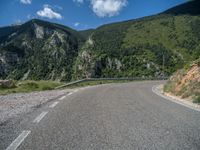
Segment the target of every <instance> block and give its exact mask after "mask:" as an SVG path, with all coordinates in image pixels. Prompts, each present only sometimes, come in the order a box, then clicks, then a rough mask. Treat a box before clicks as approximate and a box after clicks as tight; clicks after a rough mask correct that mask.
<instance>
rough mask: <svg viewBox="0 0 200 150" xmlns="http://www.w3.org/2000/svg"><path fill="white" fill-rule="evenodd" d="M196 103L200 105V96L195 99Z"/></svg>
mask: <svg viewBox="0 0 200 150" xmlns="http://www.w3.org/2000/svg"><path fill="white" fill-rule="evenodd" d="M194 103H198V104H200V95H198V96H197V97H196V98H195V100H194Z"/></svg>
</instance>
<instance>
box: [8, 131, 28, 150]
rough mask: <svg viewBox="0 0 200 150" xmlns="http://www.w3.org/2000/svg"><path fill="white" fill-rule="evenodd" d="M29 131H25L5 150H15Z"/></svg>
mask: <svg viewBox="0 0 200 150" xmlns="http://www.w3.org/2000/svg"><path fill="white" fill-rule="evenodd" d="M30 133H31V131H28V130H25V131H22V133H21V134H20V135H19V136H18V137H17V138H16V139H15V140H14V141H13V142H12V143H11V144H10V145H9V146H8V147H7V148H6V150H16V149H17V148H18V147H19V146H20V144H21V143H22V142H23V141H24V140H25V138H26V137H27V136H28V135H29V134H30Z"/></svg>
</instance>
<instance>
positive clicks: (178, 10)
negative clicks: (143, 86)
mask: <svg viewBox="0 0 200 150" xmlns="http://www.w3.org/2000/svg"><path fill="white" fill-rule="evenodd" d="M199 8H200V5H199V1H192V2H188V3H185V4H182V5H180V6H177V7H175V8H172V9H170V10H168V11H166V12H164V13H161V14H158V15H154V16H150V17H145V18H141V19H136V20H130V21H125V22H119V23H113V24H108V25H103V26H101V27H99V28H97V29H91V30H86V31H75V30H73V29H71V28H68V27H65V26H62V25H58V24H54V23H49V22H45V21H41V20H31V21H29V22H27V23H25V24H23V25H20V26H12V27H5V28H0V78H14V79H34V80H38V79H51V80H68V81H69V80H72V79H78V78H85V77H132V76H149V77H155V76H163V75H171V74H172V73H173V72H174V71H176V70H177V69H179V68H181V67H182V66H183V65H184V64H185V63H186V62H188V61H191V60H195V59H197V58H198V57H199V56H200V34H199V33H200V12H199V10H200V9H199ZM163 63H164V64H163ZM163 65H164V70H163ZM163 72H164V74H163Z"/></svg>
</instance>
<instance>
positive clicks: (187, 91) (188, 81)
mask: <svg viewBox="0 0 200 150" xmlns="http://www.w3.org/2000/svg"><path fill="white" fill-rule="evenodd" d="M166 92H169V93H172V94H174V95H177V96H180V97H182V98H193V97H195V96H200V59H199V60H197V61H195V62H194V63H192V64H191V65H190V67H189V69H182V70H179V71H177V72H176V73H175V74H174V75H173V76H172V77H171V78H170V81H169V82H168V83H167V84H166Z"/></svg>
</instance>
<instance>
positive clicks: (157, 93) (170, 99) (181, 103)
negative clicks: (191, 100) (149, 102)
mask: <svg viewBox="0 0 200 150" xmlns="http://www.w3.org/2000/svg"><path fill="white" fill-rule="evenodd" d="M158 86H159V85H155V86H153V87H152V92H153V93H155V94H156V95H158V96H160V97H162V98H164V99H166V100H169V101H171V102H174V103H176V104H179V105H182V106H184V107H187V108H190V109H192V110H196V111H198V112H200V110H199V109H197V108H195V107H192V106H190V105H188V104H185V103H183V102H180V101H178V100H175V99H173V98H171V97H168V96H165V95H163V94H162V93H160V92H159V91H158V90H157V87H158Z"/></svg>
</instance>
